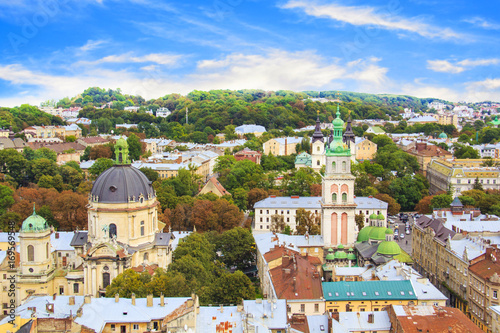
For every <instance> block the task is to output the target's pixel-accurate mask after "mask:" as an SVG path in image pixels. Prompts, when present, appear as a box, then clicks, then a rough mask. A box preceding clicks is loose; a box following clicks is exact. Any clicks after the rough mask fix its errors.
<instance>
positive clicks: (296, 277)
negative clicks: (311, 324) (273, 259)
mask: <svg viewBox="0 0 500 333" xmlns="http://www.w3.org/2000/svg"><path fill="white" fill-rule="evenodd" d="M289 251H290V250H289ZM293 252H295V251H290V252H289V255H283V256H282V264H281V265H279V266H276V267H275V268H273V269H271V270H270V271H269V273H270V275H271V279H272V281H273V285H274V289H275V291H276V295H277V297H278V298H280V299H288V300H293V299H319V298H321V297H322V296H323V291H322V289H321V277H320V274H319V273H318V271H317V269H316V267H315V266H314V265H313V264H312V263H311V262H310V261H309V260H308V259H307V258H305V257H302V256H301V255H300V254H297V253H296V252H295V253H293Z"/></svg>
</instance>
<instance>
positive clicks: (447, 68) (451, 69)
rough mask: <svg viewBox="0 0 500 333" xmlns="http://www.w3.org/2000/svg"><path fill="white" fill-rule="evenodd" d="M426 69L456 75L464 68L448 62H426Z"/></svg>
mask: <svg viewBox="0 0 500 333" xmlns="http://www.w3.org/2000/svg"><path fill="white" fill-rule="evenodd" d="M427 68H428V69H430V70H433V71H434V72H441V73H451V74H458V73H462V72H463V71H464V70H465V68H463V67H461V66H456V65H453V64H451V63H450V62H449V61H448V60H427Z"/></svg>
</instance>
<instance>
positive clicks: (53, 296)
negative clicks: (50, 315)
mask: <svg viewBox="0 0 500 333" xmlns="http://www.w3.org/2000/svg"><path fill="white" fill-rule="evenodd" d="M56 296H57V294H56V293H54V294H53V295H52V300H53V301H55V300H56Z"/></svg>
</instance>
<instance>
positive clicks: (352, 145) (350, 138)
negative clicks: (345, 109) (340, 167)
mask: <svg viewBox="0 0 500 333" xmlns="http://www.w3.org/2000/svg"><path fill="white" fill-rule="evenodd" d="M355 138H356V136H355V135H354V132H353V131H352V126H351V116H350V115H349V119H347V126H346V127H345V132H344V136H343V140H344V143H345V144H346V145H347V147H349V149H351V159H352V161H353V162H355V161H356V139H355Z"/></svg>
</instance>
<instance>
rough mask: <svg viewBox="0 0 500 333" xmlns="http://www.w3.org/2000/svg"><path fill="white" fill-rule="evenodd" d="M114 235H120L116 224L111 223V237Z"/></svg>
mask: <svg viewBox="0 0 500 333" xmlns="http://www.w3.org/2000/svg"><path fill="white" fill-rule="evenodd" d="M113 236H118V235H117V231H116V224H114V223H111V224H110V225H109V238H113Z"/></svg>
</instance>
